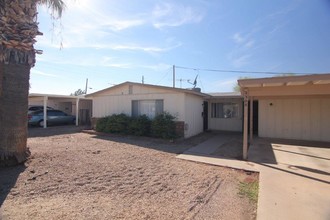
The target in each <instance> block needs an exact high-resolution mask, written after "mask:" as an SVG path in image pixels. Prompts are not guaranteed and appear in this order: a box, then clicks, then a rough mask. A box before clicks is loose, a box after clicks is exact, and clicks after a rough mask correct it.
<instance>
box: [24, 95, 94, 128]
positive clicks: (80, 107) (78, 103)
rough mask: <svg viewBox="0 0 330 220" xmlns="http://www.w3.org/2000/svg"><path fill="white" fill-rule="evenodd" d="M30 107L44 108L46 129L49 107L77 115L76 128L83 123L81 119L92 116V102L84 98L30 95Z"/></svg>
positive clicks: (45, 126)
mask: <svg viewBox="0 0 330 220" xmlns="http://www.w3.org/2000/svg"><path fill="white" fill-rule="evenodd" d="M29 105H43V106H44V122H45V123H44V128H47V106H50V107H53V108H55V109H59V110H62V111H64V112H66V113H69V114H71V115H75V116H76V126H78V125H81V123H82V120H81V118H80V117H82V116H83V117H89V118H90V117H91V114H92V100H91V99H89V98H85V97H84V96H67V95H54V94H39V93H31V94H29ZM86 114H87V115H86Z"/></svg>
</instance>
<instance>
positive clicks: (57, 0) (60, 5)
mask: <svg viewBox="0 0 330 220" xmlns="http://www.w3.org/2000/svg"><path fill="white" fill-rule="evenodd" d="M38 3H39V4H44V5H46V6H48V7H49V9H50V10H51V11H52V14H53V16H54V15H55V14H56V15H57V17H61V16H62V12H63V11H64V9H65V3H64V1H63V0H39V1H38Z"/></svg>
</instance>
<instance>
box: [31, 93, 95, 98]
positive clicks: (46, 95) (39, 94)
mask: <svg viewBox="0 0 330 220" xmlns="http://www.w3.org/2000/svg"><path fill="white" fill-rule="evenodd" d="M30 97H31V98H32V97H38V98H40V97H48V98H62V99H78V98H79V99H87V100H89V99H90V98H86V97H85V95H82V96H73V95H56V94H44V93H30V94H29V98H30Z"/></svg>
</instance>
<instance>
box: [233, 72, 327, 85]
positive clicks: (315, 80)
mask: <svg viewBox="0 0 330 220" xmlns="http://www.w3.org/2000/svg"><path fill="white" fill-rule="evenodd" d="M237 82H238V85H239V86H240V87H241V88H242V87H265V86H283V85H285V86H291V85H292V86H293V85H306V84H329V83H330V73H324V74H311V75H299V76H278V77H267V78H255V79H239V80H237Z"/></svg>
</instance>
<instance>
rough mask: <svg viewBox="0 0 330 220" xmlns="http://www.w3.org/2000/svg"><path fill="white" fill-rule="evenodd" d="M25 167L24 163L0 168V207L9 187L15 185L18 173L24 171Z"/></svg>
mask: <svg viewBox="0 0 330 220" xmlns="http://www.w3.org/2000/svg"><path fill="white" fill-rule="evenodd" d="M25 169H26V166H25V165H24V164H21V165H18V166H14V167H2V168H0V207H1V206H2V204H3V202H4V201H5V199H6V198H7V196H8V194H9V193H10V191H11V189H12V188H13V187H14V186H15V184H16V181H17V178H18V176H19V175H20V173H22V172H24V170H25ZM0 217H1V216H0Z"/></svg>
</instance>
